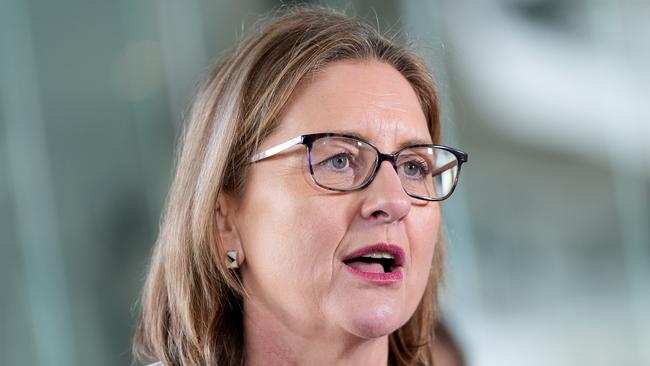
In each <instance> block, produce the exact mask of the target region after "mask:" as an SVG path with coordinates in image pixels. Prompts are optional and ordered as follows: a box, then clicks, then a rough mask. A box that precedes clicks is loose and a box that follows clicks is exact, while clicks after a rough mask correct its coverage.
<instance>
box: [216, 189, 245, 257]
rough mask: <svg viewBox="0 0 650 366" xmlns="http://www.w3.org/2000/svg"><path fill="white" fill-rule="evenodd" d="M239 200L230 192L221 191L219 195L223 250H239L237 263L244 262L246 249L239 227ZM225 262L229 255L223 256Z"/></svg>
mask: <svg viewBox="0 0 650 366" xmlns="http://www.w3.org/2000/svg"><path fill="white" fill-rule="evenodd" d="M237 204H238V202H237V201H236V199H235V198H234V197H232V196H231V195H230V194H228V193H224V192H221V193H219V196H218V197H217V207H216V220H217V222H216V224H217V233H218V235H219V238H220V239H221V245H222V247H223V250H224V251H225V252H226V253H227V252H228V251H233V250H234V251H236V252H237V263H238V264H239V265H240V266H241V264H242V263H244V249H243V246H242V243H241V237H240V236H239V231H238V228H237V221H236V215H235V214H236V212H237V207H238V206H237ZM223 260H224V262H225V261H226V260H227V257H224V258H223Z"/></svg>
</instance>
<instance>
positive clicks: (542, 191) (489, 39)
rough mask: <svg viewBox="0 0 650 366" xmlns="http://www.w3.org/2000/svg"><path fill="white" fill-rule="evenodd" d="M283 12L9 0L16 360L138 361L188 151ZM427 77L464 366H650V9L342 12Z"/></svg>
mask: <svg viewBox="0 0 650 366" xmlns="http://www.w3.org/2000/svg"><path fill="white" fill-rule="evenodd" d="M290 3H291V2H287V1H284V2H280V1H270V0H266V1H264V0H245V1H224V0H218V1H217V0H184V1H174V0H138V1H133V0H116V1H100V0H59V1H38V0H0V208H1V210H0V365H55V366H58V365H61V366H63V365H98V366H99V365H127V364H130V363H131V362H132V357H131V353H130V338H131V334H132V332H133V328H134V321H135V315H136V309H137V299H138V296H139V290H140V288H141V286H142V283H143V279H144V274H145V271H146V266H147V261H148V257H149V255H150V251H151V248H152V245H153V243H154V240H155V238H156V234H157V229H158V222H159V218H160V215H161V212H162V209H163V203H164V200H165V195H166V193H167V190H168V187H169V184H170V178H171V175H172V160H173V151H174V146H175V140H176V138H177V136H178V134H179V129H180V126H181V121H182V119H183V115H184V113H185V111H186V108H187V107H188V105H189V102H190V100H191V98H192V96H193V93H194V92H195V91H196V88H197V84H198V83H199V82H200V81H201V80H202V78H203V77H204V76H205V72H206V70H207V67H208V66H209V65H210V64H211V63H212V62H213V61H214V60H216V59H218V57H219V55H223V54H224V52H227V50H228V49H229V48H231V47H233V46H234V45H235V44H236V42H237V40H238V39H240V38H241V36H242V34H244V33H245V32H246V30H247V29H250V27H251V25H252V24H253V23H254V22H255V21H257V20H258V19H259V17H260V15H263V14H265V13H268V12H269V11H271V10H273V9H277V8H278V7H279V6H280V5H281V4H290ZM319 3H320V4H329V5H334V6H337V7H339V8H345V9H348V10H349V12H350V13H352V14H356V15H358V16H361V17H364V18H367V19H369V20H370V21H372V22H373V23H378V25H379V26H380V27H381V28H382V29H385V30H389V31H400V32H401V33H402V34H403V35H405V36H406V38H409V39H411V40H413V41H414V42H415V43H416V44H417V45H418V48H419V49H420V50H421V51H422V53H423V54H424V56H425V57H426V59H427V62H428V63H429V65H430V67H431V69H432V72H433V74H434V76H435V79H436V80H437V83H438V87H439V89H440V93H441V98H442V105H443V124H444V125H443V130H444V138H443V142H444V143H446V144H450V145H453V146H458V147H460V148H462V149H463V150H465V151H468V152H469V154H470V161H469V164H468V165H467V166H466V169H464V170H463V174H462V178H461V183H460V187H459V190H457V191H456V193H455V195H454V196H453V197H452V198H451V199H450V200H449V201H447V202H445V203H444V210H445V216H446V232H447V236H448V243H447V245H448V257H447V259H448V260H447V285H446V288H445V290H444V293H443V296H442V303H443V313H444V318H445V319H446V321H447V323H448V325H449V328H450V329H451V331H452V332H453V334H454V335H455V337H456V339H457V340H458V342H459V344H460V346H461V348H462V349H463V351H464V353H465V357H466V360H467V363H468V365H476V366H497V365H499V366H505V365H540V366H541V365H566V366H569V365H591V366H614V365H616V366H620V365H650V102H649V100H650V22H649V21H648V19H650V2H648V1H646V0H598V1H594V0H590V1H586V0H483V1H480V0H463V1H452V0H446V1H445V0H431V1H402V2H399V1H386V0H384V1H351V2H348V1H329V2H322V1H320V2H319Z"/></svg>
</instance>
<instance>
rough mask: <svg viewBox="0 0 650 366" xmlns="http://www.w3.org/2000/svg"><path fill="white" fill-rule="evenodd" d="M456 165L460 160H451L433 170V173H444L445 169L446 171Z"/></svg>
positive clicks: (434, 174) (433, 174)
mask: <svg viewBox="0 0 650 366" xmlns="http://www.w3.org/2000/svg"><path fill="white" fill-rule="evenodd" d="M456 165H459V164H458V160H454V161H451V162H449V163H447V164H445V165H443V166H441V167H440V168H438V169H436V170H434V171H433V172H431V175H432V176H434V177H435V176H436V175H438V174H440V173H442V172H444V171H446V170H448V169H451V168H453V167H454V166H456Z"/></svg>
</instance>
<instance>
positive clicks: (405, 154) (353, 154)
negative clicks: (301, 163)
mask: <svg viewBox="0 0 650 366" xmlns="http://www.w3.org/2000/svg"><path fill="white" fill-rule="evenodd" d="M300 144H302V145H305V146H307V164H308V165H309V173H310V174H311V177H312V179H313V180H314V182H315V183H316V184H317V185H318V186H320V187H322V188H325V189H328V190H332V191H337V192H349V191H358V190H362V189H364V188H366V187H367V186H368V185H370V183H371V182H372V180H373V179H374V178H375V176H376V175H377V171H378V170H379V167H380V166H381V163H382V162H384V161H389V162H390V163H391V165H392V166H393V168H394V169H395V172H396V173H397V175H398V176H399V179H400V181H401V183H402V187H403V188H404V191H405V192H406V194H408V195H409V196H411V197H413V198H417V199H421V200H425V201H442V200H444V199H446V198H447V197H449V196H450V195H451V194H452V193H453V192H454V189H455V188H456V184H457V183H458V177H459V175H460V168H461V165H462V164H463V163H466V162H467V158H468V155H467V153H465V152H462V151H460V150H457V149H454V148H451V147H447V146H442V145H433V144H420V145H411V146H407V147H404V148H402V149H400V150H398V151H397V152H395V153H394V154H383V153H381V152H380V151H379V150H378V149H377V148H376V147H375V146H373V145H372V144H370V143H369V142H366V141H363V140H361V139H359V138H357V137H354V136H349V135H344V134H336V133H316V134H309V135H301V136H298V137H295V138H293V139H291V140H289V141H286V142H284V143H282V144H279V145H277V146H274V147H272V148H270V149H268V150H265V151H263V152H260V153H257V154H255V155H253V157H252V158H251V163H254V162H257V161H260V160H263V159H266V158H269V157H271V156H273V155H276V154H278V153H280V152H283V151H285V150H287V149H289V148H291V147H293V146H296V145H300Z"/></svg>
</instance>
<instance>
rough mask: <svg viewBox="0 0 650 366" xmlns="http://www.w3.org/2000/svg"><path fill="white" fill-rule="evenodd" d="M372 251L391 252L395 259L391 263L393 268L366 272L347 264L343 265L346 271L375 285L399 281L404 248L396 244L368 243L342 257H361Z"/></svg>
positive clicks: (346, 258)
mask: <svg viewBox="0 0 650 366" xmlns="http://www.w3.org/2000/svg"><path fill="white" fill-rule="evenodd" d="M373 252H382V253H388V254H391V255H392V256H393V257H394V258H395V259H394V263H393V268H392V269H391V272H385V273H383V272H382V273H377V272H367V271H363V270H359V269H356V268H353V267H351V266H349V265H347V264H346V265H345V268H347V270H348V271H350V272H351V273H352V274H354V275H356V276H358V277H360V278H363V279H364V280H366V281H368V282H370V283H372V284H375V285H383V286H386V285H392V284H395V283H397V282H399V281H401V280H402V278H403V277H404V275H403V273H402V270H401V266H402V264H404V256H405V255H404V250H403V249H402V248H400V247H399V246H397V245H394V244H384V243H381V244H375V245H370V246H367V247H363V248H361V249H359V250H357V251H355V252H353V253H351V254H349V255H347V256H346V257H345V258H344V259H343V262H345V261H348V260H350V259H353V258H357V257H361V256H364V255H366V254H370V253H373Z"/></svg>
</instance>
